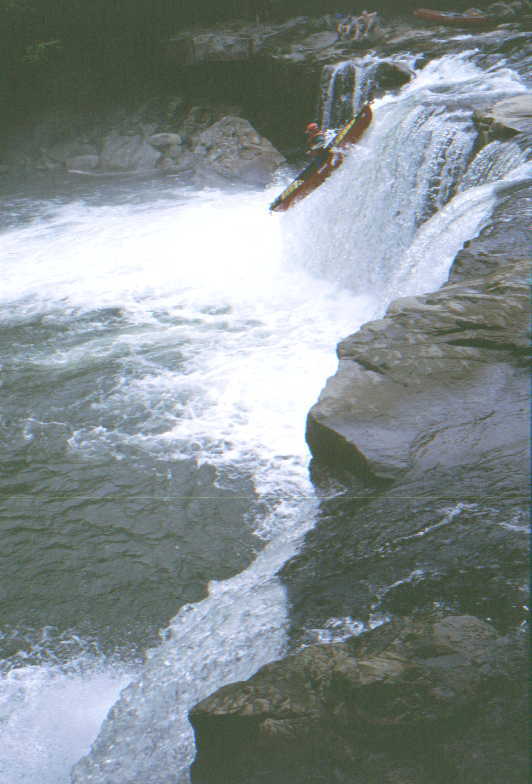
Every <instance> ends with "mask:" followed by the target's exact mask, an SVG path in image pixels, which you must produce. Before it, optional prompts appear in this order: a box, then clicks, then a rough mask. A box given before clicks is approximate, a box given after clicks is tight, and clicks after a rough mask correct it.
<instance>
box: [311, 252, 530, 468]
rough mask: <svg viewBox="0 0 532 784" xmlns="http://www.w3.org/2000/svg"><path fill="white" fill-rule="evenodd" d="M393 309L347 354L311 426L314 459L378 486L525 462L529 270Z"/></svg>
mask: <svg viewBox="0 0 532 784" xmlns="http://www.w3.org/2000/svg"><path fill="white" fill-rule="evenodd" d="M505 261H506V264H501V266H500V267H499V268H497V269H496V271H493V272H492V273H491V274H489V275H487V276H479V277H476V278H473V279H470V278H467V279H462V280H460V281H459V282H456V283H453V282H451V283H449V284H447V285H445V286H444V287H443V288H442V289H440V290H439V291H437V292H435V293H434V294H427V295H424V296H419V297H409V298H406V299H402V300H397V301H395V302H393V303H392V304H391V305H390V307H389V309H388V312H387V313H386V315H385V317H384V318H383V319H380V320H379V321H375V322H370V323H369V324H366V325H364V326H363V327H362V329H361V330H360V331H359V332H358V333H356V334H354V335H351V336H350V337H348V338H347V339H345V340H343V341H342V342H341V343H340V344H339V346H338V356H339V360H340V361H339V365H338V370H337V372H336V374H335V375H334V376H333V377H332V378H330V379H329V380H328V382H327V384H326V387H325V389H324V390H323V392H322V393H321V395H320V398H319V400H318V402H317V403H316V405H315V406H314V407H313V408H312V409H311V411H310V413H309V416H308V425H307V440H308V443H309V445H310V447H311V450H312V453H313V455H314V456H315V457H316V458H317V459H318V460H319V461H321V462H323V463H326V464H329V465H335V464H336V465H342V466H344V467H348V466H349V467H350V468H351V469H352V470H353V471H354V472H355V473H359V474H362V475H365V476H367V477H368V476H369V477H373V478H376V479H385V480H391V479H397V478H398V477H399V476H401V475H402V474H404V473H405V472H407V471H408V470H411V469H413V468H414V467H415V469H416V472H417V473H422V472H423V471H426V470H429V469H433V468H435V467H440V468H443V467H448V466H452V465H454V466H457V465H464V464H468V465H474V464H475V463H477V462H478V463H481V462H483V461H484V460H485V456H486V454H487V453H489V452H494V451H496V452H497V453H498V454H500V455H507V456H509V455H514V456H515V459H516V460H517V461H518V462H519V456H521V457H522V455H524V454H526V452H527V449H528V447H527V444H526V433H527V432H528V405H527V398H528V384H527V374H526V371H525V369H524V354H525V353H526V351H527V348H528V336H527V330H528V283H527V268H528V263H527V261H526V260H525V259H522V258H517V259H515V260H513V259H506V260H505Z"/></svg>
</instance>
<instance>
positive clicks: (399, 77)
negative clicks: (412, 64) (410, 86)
mask: <svg viewBox="0 0 532 784" xmlns="http://www.w3.org/2000/svg"><path fill="white" fill-rule="evenodd" d="M372 76H373V79H374V81H375V85H376V87H377V88H380V89H381V90H385V91H386V90H393V89H395V88H397V87H402V85H403V84H406V83H407V82H409V81H410V80H411V79H412V77H413V76H414V72H413V71H411V70H410V69H409V68H407V66H406V65H404V64H403V63H396V62H389V61H386V60H381V61H380V62H379V63H378V64H377V66H376V68H375V71H374V73H373V74H372Z"/></svg>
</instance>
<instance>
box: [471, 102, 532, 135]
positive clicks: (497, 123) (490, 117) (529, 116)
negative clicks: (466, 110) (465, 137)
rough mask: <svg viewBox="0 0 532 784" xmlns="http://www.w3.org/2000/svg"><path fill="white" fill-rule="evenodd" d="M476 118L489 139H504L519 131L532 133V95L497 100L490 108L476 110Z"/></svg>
mask: <svg viewBox="0 0 532 784" xmlns="http://www.w3.org/2000/svg"><path fill="white" fill-rule="evenodd" d="M475 119H476V122H477V124H478V125H479V126H480V129H481V130H482V131H484V132H485V133H486V134H487V137H488V138H489V139H504V138H508V137H509V136H515V135H516V134H518V133H526V134H528V135H532V95H530V94H529V93H524V94H523V95H516V96H514V97H513V98H505V99H504V100H503V101H497V103H496V104H494V105H493V106H492V107H491V108H490V109H487V110H485V111H483V112H476V113H475Z"/></svg>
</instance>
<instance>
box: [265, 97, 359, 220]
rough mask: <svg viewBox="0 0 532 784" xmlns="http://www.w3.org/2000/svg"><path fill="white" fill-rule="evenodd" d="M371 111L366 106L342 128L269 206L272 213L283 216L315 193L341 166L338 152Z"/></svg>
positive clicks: (352, 140)
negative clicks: (281, 213) (283, 213)
mask: <svg viewBox="0 0 532 784" xmlns="http://www.w3.org/2000/svg"><path fill="white" fill-rule="evenodd" d="M372 117H373V115H372V111H371V108H370V106H369V104H366V105H365V106H364V107H363V108H362V109H361V110H360V112H359V113H358V114H357V116H356V117H354V118H353V119H352V120H351V121H350V122H349V123H347V125H345V126H344V127H343V128H342V129H341V130H340V131H339V132H338V133H337V134H336V136H335V137H334V139H333V140H332V142H331V143H330V144H328V145H327V147H326V148H325V149H324V150H323V152H322V153H321V154H320V155H319V156H317V157H316V158H315V159H314V160H313V161H312V162H311V163H310V164H309V165H308V166H307V167H306V168H305V169H303V171H302V172H300V173H299V174H298V175H297V177H296V178H295V180H293V181H292V182H291V183H290V185H289V186H288V187H287V188H285V190H284V191H283V192H282V193H281V194H280V195H279V196H278V197H277V198H276V199H275V200H274V201H273V202H272V203H271V204H270V210H272V211H273V212H284V211H285V210H287V209H289V208H290V207H293V205H294V204H296V203H297V202H298V201H301V199H303V198H305V196H308V194H309V193H312V191H315V190H316V188H319V186H320V185H321V184H322V183H323V182H325V180H326V179H327V178H328V177H330V176H331V174H332V173H333V172H334V171H336V169H338V167H339V166H341V165H342V163H343V160H344V155H343V154H342V148H345V147H347V145H349V144H354V143H355V142H357V141H358V140H359V139H360V137H361V136H362V134H363V133H364V131H365V130H366V128H367V127H368V126H369V125H370V123H371V120H372Z"/></svg>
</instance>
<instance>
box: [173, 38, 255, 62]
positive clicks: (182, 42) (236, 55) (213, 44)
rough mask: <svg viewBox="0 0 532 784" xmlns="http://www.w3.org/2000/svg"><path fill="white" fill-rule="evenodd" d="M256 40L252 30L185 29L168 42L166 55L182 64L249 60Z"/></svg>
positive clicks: (253, 51) (253, 53) (253, 52)
mask: <svg viewBox="0 0 532 784" xmlns="http://www.w3.org/2000/svg"><path fill="white" fill-rule="evenodd" d="M256 51H257V42H256V39H255V37H254V36H253V35H251V34H249V33H243V34H237V33H234V32H230V31H224V30H219V31H206V32H197V33H194V32H185V33H182V34H181V35H178V36H175V37H174V38H171V39H170V40H169V41H168V42H167V44H166V55H167V57H168V58H169V59H171V60H172V61H173V62H176V63H179V64H180V65H199V64H202V63H208V62H211V63H212V62H227V61H235V60H236V61H242V60H249V59H250V58H251V57H252V56H253V55H255V54H256Z"/></svg>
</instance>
